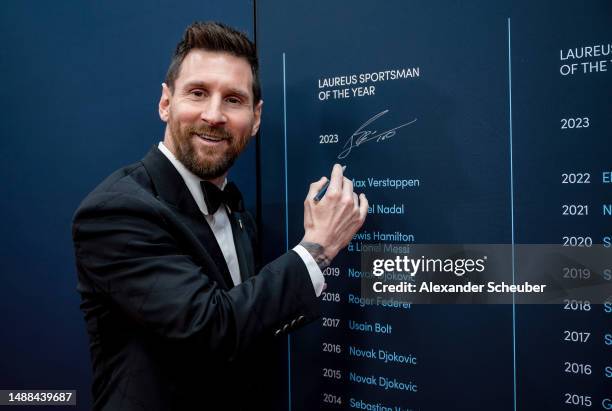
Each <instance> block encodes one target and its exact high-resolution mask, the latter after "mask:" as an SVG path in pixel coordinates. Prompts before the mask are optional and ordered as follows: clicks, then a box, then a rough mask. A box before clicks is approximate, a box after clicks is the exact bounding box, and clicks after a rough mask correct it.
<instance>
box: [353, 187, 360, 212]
mask: <svg viewBox="0 0 612 411" xmlns="http://www.w3.org/2000/svg"><path fill="white" fill-rule="evenodd" d="M353 208H354V209H355V210H357V209H359V197H358V196H357V193H355V192H354V191H353Z"/></svg>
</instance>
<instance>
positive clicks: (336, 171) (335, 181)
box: [327, 164, 343, 195]
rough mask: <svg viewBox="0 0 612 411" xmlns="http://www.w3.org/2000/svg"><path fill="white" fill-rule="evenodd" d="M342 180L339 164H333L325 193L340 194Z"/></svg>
mask: <svg viewBox="0 0 612 411" xmlns="http://www.w3.org/2000/svg"><path fill="white" fill-rule="evenodd" d="M342 179H343V175H342V167H341V166H340V164H334V168H333V169H332V173H331V179H330V181H329V187H328V188H327V192H328V193H331V194H332V195H338V194H340V193H341V192H342Z"/></svg>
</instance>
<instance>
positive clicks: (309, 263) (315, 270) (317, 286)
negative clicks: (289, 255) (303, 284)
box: [293, 244, 325, 297]
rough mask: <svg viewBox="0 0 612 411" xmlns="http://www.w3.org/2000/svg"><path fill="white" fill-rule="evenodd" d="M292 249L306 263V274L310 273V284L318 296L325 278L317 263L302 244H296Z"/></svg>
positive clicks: (323, 285)
mask: <svg viewBox="0 0 612 411" xmlns="http://www.w3.org/2000/svg"><path fill="white" fill-rule="evenodd" d="M293 251H295V252H296V253H297V254H298V255H299V256H300V258H301V259H302V260H303V261H304V264H306V269H307V270H308V274H310V280H311V281H312V286H313V287H314V291H315V294H316V295H317V297H319V296H320V295H321V293H322V292H323V289H324V287H325V278H324V277H323V273H322V272H321V269H320V268H319V266H318V265H317V262H316V261H315V259H314V258H313V257H312V255H311V254H310V253H309V252H308V250H306V249H305V248H304V246H301V245H299V244H298V245H296V246H295V247H293Z"/></svg>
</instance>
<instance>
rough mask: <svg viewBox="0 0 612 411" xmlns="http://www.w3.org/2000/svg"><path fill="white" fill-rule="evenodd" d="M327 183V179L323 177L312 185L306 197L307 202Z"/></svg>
mask: <svg viewBox="0 0 612 411" xmlns="http://www.w3.org/2000/svg"><path fill="white" fill-rule="evenodd" d="M325 183H327V177H321V178H320V179H319V180H318V181H315V182H314V183H312V184H310V188H309V189H308V195H306V200H312V199H313V198H314V197H315V196H316V195H317V193H318V192H319V191H320V190H321V189H322V188H323V186H324V185H325Z"/></svg>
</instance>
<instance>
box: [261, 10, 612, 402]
mask: <svg viewBox="0 0 612 411" xmlns="http://www.w3.org/2000/svg"><path fill="white" fill-rule="evenodd" d="M257 40H258V48H259V51H260V59H261V61H262V81H263V87H264V92H265V100H266V103H265V107H266V110H265V113H264V120H263V127H262V130H261V136H260V143H261V165H262V170H261V174H262V180H261V185H262V186H261V189H262V206H263V207H262V213H263V223H264V224H263V227H264V231H263V240H264V241H263V244H264V255H265V256H267V257H271V256H272V255H274V254H275V253H277V252H278V244H279V243H282V244H285V246H286V247H293V246H294V245H295V244H296V243H297V242H299V241H300V239H301V236H302V235H303V227H302V202H303V200H304V197H305V195H306V192H307V190H308V184H309V183H310V182H311V181H314V180H317V179H318V178H319V177H320V176H321V175H329V172H330V169H331V166H332V164H333V163H335V162H339V163H342V164H345V165H347V175H348V176H349V177H350V178H351V179H353V182H354V185H355V188H356V191H360V192H364V193H366V194H367V196H368V198H369V201H370V210H369V215H368V219H367V221H366V223H365V226H364V227H363V228H362V229H361V230H360V231H359V232H358V233H357V235H356V236H355V237H354V238H353V241H352V242H351V243H350V244H349V246H348V247H347V248H346V249H345V250H344V251H343V252H341V254H340V255H339V256H338V258H337V259H336V260H335V261H334V262H333V265H332V266H331V267H330V268H329V269H327V270H326V271H325V275H326V280H327V284H328V287H327V290H326V291H325V292H324V293H323V296H322V301H321V306H322V312H323V318H322V319H321V321H319V322H316V323H314V324H311V325H309V326H308V327H306V328H304V329H302V330H300V331H298V332H296V333H294V334H292V336H291V337H290V339H289V341H288V347H289V353H288V354H289V355H288V361H289V367H288V369H287V382H286V385H287V393H288V394H287V403H286V405H285V407H284V408H285V409H290V410H295V411H297V410H300V411H301V410H315V409H330V410H336V409H361V410H394V411H399V410H402V411H406V410H419V411H425V410H432V411H434V410H435V411H438V410H482V411H485V410H486V411H489V410H496V411H513V410H520V411H528V410H529V411H541V410H565V409H567V410H571V409H593V410H602V409H603V410H610V409H612V289H611V288H612V287H611V286H612V252H610V247H611V245H612V140H611V138H612V132H611V128H610V118H611V113H612V3H610V2H609V1H589V2H572V1H561V2H559V1H542V2H535V3H534V2H530V1H522V0H521V1H512V2H510V1H501V2H500V1H496V2H490V1H468V2H456V1H429V2H406V1H384V2H371V1H370V2H368V1H355V0H351V1H333V2H325V1H316V2H301V3H296V2H285V1H280V0H278V1H276V0H270V1H265V2H258V3H257ZM279 167H282V168H283V169H284V172H282V173H279ZM440 244H446V245H451V246H454V247H455V248H457V246H459V247H460V248H461V249H462V250H463V251H462V252H461V253H458V254H456V255H464V254H466V253H467V251H466V250H469V249H471V248H473V249H476V250H489V251H487V253H486V254H484V257H483V259H482V260H483V261H484V265H485V266H486V270H485V272H484V273H483V274H482V276H477V275H474V274H473V273H472V274H465V275H464V276H463V277H462V278H463V279H464V280H469V281H472V282H473V283H476V282H478V281H480V282H483V280H484V284H488V283H487V281H489V280H496V282H494V284H493V286H495V287H498V286H499V287H503V285H502V283H504V284H505V285H506V286H510V285H515V286H517V285H521V284H525V283H526V282H529V283H530V284H543V285H546V286H547V287H549V288H548V289H552V290H554V292H552V293H548V294H543V296H541V297H536V296H534V295H529V294H527V292H526V291H525V292H524V293H523V294H520V295H519V294H518V293H517V294H516V295H509V294H508V293H506V294H505V296H504V295H502V294H504V291H502V290H503V288H493V289H492V290H491V291H489V289H488V285H487V288H484V289H483V291H482V292H481V291H477V292H474V291H472V292H469V293H467V294H464V295H458V294H459V293H461V292H462V291H457V292H456V293H455V294H453V295H452V297H451V295H446V296H444V297H439V296H436V295H434V293H435V292H434V291H431V289H432V288H431V287H430V288H429V289H427V288H426V289H421V288H420V286H419V287H417V288H416V289H417V291H410V292H404V293H399V294H398V293H396V294H390V293H387V294H384V295H381V294H378V295H372V291H371V290H368V289H367V287H368V286H369V285H371V286H372V287H373V286H374V285H373V284H371V283H368V279H371V278H373V274H372V273H373V270H372V267H373V266H372V265H370V266H368V265H367V264H363V262H362V261H363V260H362V259H361V258H360V257H362V258H363V257H364V255H365V253H366V251H368V252H372V251H378V250H383V251H384V250H394V251H393V252H392V253H391V254H395V255H396V256H398V257H399V256H402V254H404V255H411V254H410V252H411V251H410V250H412V249H413V248H416V249H419V248H418V247H429V250H434V251H435V250H436V248H435V247H434V246H432V245H440ZM428 245H429V246H428ZM489 252H490V253H489ZM583 252H587V254H581V253H583ZM424 254H425V257H427V254H426V253H424ZM481 255H482V254H481ZM421 256H422V254H421V253H420V252H419V254H416V258H417V259H419V258H420V257H421ZM487 257H489V258H488V261H487ZM493 260H494V261H493ZM423 261H424V260H423ZM444 261H447V260H444ZM457 261H459V260H457V259H456V258H452V259H450V262H451V263H456V262H457ZM368 270H369V271H368ZM398 272H400V273H401V271H398ZM404 272H406V271H404ZM389 274H394V275H396V274H397V272H395V273H391V272H389ZM460 275H463V274H458V273H457V274H456V276H455V277H458V276H460ZM450 277H453V275H452V273H451V275H450ZM394 278H395V277H394ZM397 278H405V279H406V281H405V283H406V287H407V288H406V289H408V290H409V287H410V286H414V285H418V284H419V281H420V277H419V276H418V275H417V276H416V277H412V276H409V275H408V276H404V277H401V276H397ZM439 278H446V277H444V276H443V274H440V275H439V277H436V276H435V275H434V276H432V279H433V281H436V280H438V279H439ZM385 279H387V276H386V275H385ZM455 279H456V278H455ZM449 281H450V280H449ZM422 284H423V283H421V285H422ZM392 285H393V283H392ZM400 285H403V284H400ZM436 285H438V284H436ZM451 285H454V283H453V284H451ZM447 289H449V288H448V287H447ZM428 290H429V291H428ZM440 290H441V291H439V292H440V293H442V292H446V291H444V289H442V288H440ZM457 290H460V288H457ZM498 290H499V291H498ZM577 290H580V291H587V290H589V291H592V292H593V293H592V294H588V293H586V294H585V293H577ZM368 291H369V296H368ZM436 292H437V291H436ZM426 293H427V296H426V297H427V298H431V300H432V301H434V302H438V303H437V304H430V305H427V304H416V303H414V304H413V303H412V302H411V301H412V300H411V298H415V299H416V298H421V300H420V301H421V302H423V301H424V300H423V295H422V294H426ZM400 294H402V295H400ZM407 294H410V295H408V299H402V297H406V295H407ZM418 294H421V295H420V296H419V295H418ZM454 301H461V302H470V301H476V302H478V303H479V304H462V305H458V304H457V305H455V304H449V303H452V302H454ZM497 302H500V304H496V303H497ZM523 302H528V303H529V304H523ZM549 302H554V304H545V303H549ZM440 303H444V304H440Z"/></svg>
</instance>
